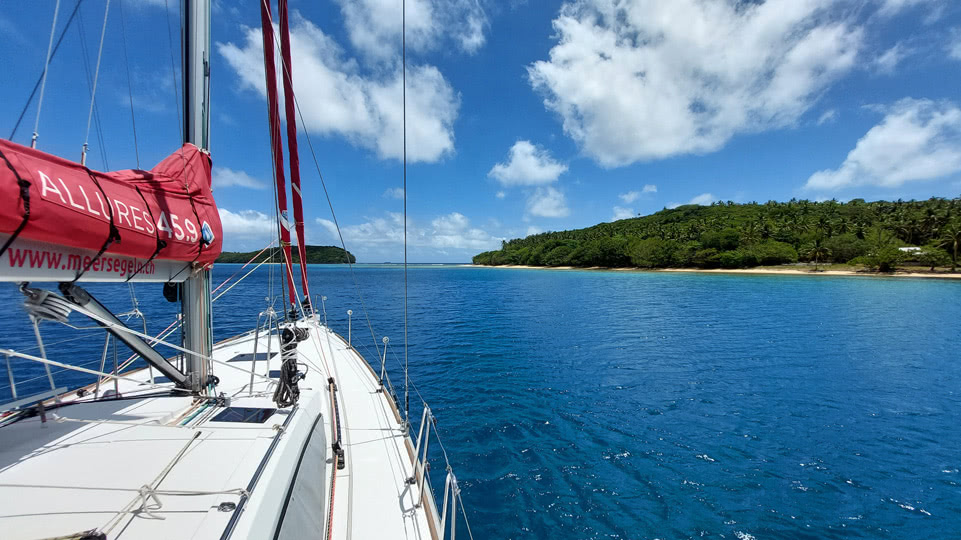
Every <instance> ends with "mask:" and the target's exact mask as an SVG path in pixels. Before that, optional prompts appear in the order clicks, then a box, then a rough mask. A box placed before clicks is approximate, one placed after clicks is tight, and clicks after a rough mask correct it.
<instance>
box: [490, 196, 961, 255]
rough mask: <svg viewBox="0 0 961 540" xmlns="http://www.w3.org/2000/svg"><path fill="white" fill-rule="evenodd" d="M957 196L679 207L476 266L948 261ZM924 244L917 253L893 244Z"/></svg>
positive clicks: (960, 225)
mask: <svg viewBox="0 0 961 540" xmlns="http://www.w3.org/2000/svg"><path fill="white" fill-rule="evenodd" d="M959 244H961V198H959V199H942V198H932V199H929V200H926V201H900V200H899V201H896V202H887V201H877V202H870V203H869V202H865V201H864V200H863V199H854V200H852V201H850V202H848V203H840V202H838V201H836V200H831V201H824V202H812V201H806V200H800V201H799V200H795V199H792V200H791V201H789V202H785V203H780V202H775V201H769V202H767V203H763V204H758V203H753V202H752V203H747V204H736V203H734V202H731V201H728V202H726V203H725V202H716V203H714V204H712V205H710V206H699V205H686V206H680V207H677V208H674V209H664V210H662V211H660V212H657V213H655V214H652V215H649V216H644V217H637V218H631V219H623V220H620V221H615V222H612V223H600V224H598V225H595V226H593V227H588V228H585V229H576V230H571V231H558V232H545V233H541V234H535V235H532V236H528V237H526V238H518V239H514V240H510V241H507V242H504V243H503V244H502V246H501V249H499V250H496V251H487V252H484V253H480V254H478V255H477V256H475V257H474V259H473V261H474V264H481V265H505V264H524V265H532V266H579V267H591V266H602V267H634V268H749V267H753V266H762V265H763V266H769V265H780V264H789V263H796V262H798V261H812V262H833V263H851V264H861V265H864V266H866V267H868V268H874V269H880V270H884V271H888V270H891V269H893V268H894V267H895V266H896V265H897V264H900V263H902V262H904V261H905V260H906V259H908V258H913V259H915V261H916V264H917V265H919V266H930V267H932V268H933V267H936V266H952V267H954V266H955V265H956V262H957V256H958V251H959V250H961V246H959ZM904 246H922V249H921V250H920V251H919V252H917V253H914V254H910V253H905V252H904V251H901V250H899V249H898V248H899V247H904Z"/></svg>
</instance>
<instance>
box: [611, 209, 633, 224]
mask: <svg viewBox="0 0 961 540" xmlns="http://www.w3.org/2000/svg"><path fill="white" fill-rule="evenodd" d="M632 217H634V209H633V208H624V207H623V206H615V207H614V215H613V216H611V221H617V220H619V219H629V218H632Z"/></svg>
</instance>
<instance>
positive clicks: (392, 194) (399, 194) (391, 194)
mask: <svg viewBox="0 0 961 540" xmlns="http://www.w3.org/2000/svg"><path fill="white" fill-rule="evenodd" d="M383 197H384V198H386V199H403V198H404V188H402V187H395V188H387V189H386V190H385V191H384V195H383Z"/></svg>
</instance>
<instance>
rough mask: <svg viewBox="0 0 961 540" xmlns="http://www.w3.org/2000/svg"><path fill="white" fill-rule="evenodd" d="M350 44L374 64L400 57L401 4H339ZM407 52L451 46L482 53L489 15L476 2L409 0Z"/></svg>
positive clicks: (358, 0)
mask: <svg viewBox="0 0 961 540" xmlns="http://www.w3.org/2000/svg"><path fill="white" fill-rule="evenodd" d="M338 2H339V3H340V10H341V13H343V15H344V22H345V25H346V28H347V35H348V36H349V38H350V42H351V44H352V45H353V46H354V48H356V49H357V50H358V51H361V52H363V53H364V54H365V55H367V56H368V57H369V58H372V59H375V60H390V59H394V60H396V59H397V58H399V57H400V54H401V50H400V47H401V25H400V21H401V17H402V13H401V3H400V2H396V1H394V0H338ZM406 25H407V48H408V50H409V51H412V52H428V51H432V50H437V49H439V48H441V47H443V46H446V45H448V44H449V43H453V44H455V45H456V46H457V47H459V48H460V49H461V50H463V51H465V52H467V53H474V52H476V51H477V50H478V49H480V48H481V47H482V46H483V45H484V42H485V41H486V37H485V35H484V30H485V29H486V27H487V26H488V22H487V15H486V13H484V10H483V8H481V6H480V4H479V3H478V2H477V0H408V1H407V13H406Z"/></svg>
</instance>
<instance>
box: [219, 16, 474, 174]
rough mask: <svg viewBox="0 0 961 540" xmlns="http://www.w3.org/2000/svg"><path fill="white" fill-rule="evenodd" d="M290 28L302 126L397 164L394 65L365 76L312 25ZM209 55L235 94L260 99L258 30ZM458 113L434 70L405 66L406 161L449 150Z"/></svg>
mask: <svg viewBox="0 0 961 540" xmlns="http://www.w3.org/2000/svg"><path fill="white" fill-rule="evenodd" d="M292 22H293V24H292V26H291V30H290V32H291V35H290V45H291V56H292V58H293V69H292V72H293V77H294V87H295V90H296V92H297V96H298V101H299V103H300V107H301V110H302V112H303V115H304V119H305V121H306V124H307V126H306V128H307V129H309V130H310V131H311V132H314V133H319V134H323V135H339V136H342V137H344V138H346V139H347V140H349V141H350V142H351V143H352V144H355V145H357V146H361V147H364V148H368V149H370V150H372V151H374V152H375V153H376V154H377V155H378V156H379V157H380V158H392V159H400V158H401V157H402V156H403V136H402V127H403V125H402V122H403V118H402V115H401V107H400V103H401V98H402V76H401V70H400V67H399V65H395V66H391V67H388V68H384V69H382V70H378V71H377V73H376V74H365V73H363V72H362V71H361V69H360V67H359V66H358V64H357V62H356V61H354V60H351V59H348V58H346V57H345V55H344V52H343V50H342V49H341V47H340V46H339V45H338V44H337V42H336V41H334V40H333V39H332V38H331V37H330V36H328V35H327V34H325V33H324V32H323V31H321V30H320V29H319V28H317V27H316V26H315V25H314V24H313V23H311V22H310V21H308V20H306V19H304V18H302V17H300V16H299V15H297V14H296V13H295V14H294V16H293V17H292ZM217 50H218V51H219V52H220V54H221V55H222V56H223V57H224V58H225V59H226V60H227V63H228V64H229V65H230V66H231V68H233V70H234V71H235V72H236V73H237V75H238V76H239V77H240V86H241V88H247V89H251V90H254V91H256V92H257V93H259V94H260V95H261V97H263V98H264V99H266V95H267V94H266V86H265V84H264V67H263V63H264V61H263V42H262V38H261V34H260V30H259V29H254V28H246V29H245V30H244V39H243V41H242V42H240V43H239V44H235V43H232V42H228V43H218V44H217ZM278 79H280V77H279V76H278ZM459 107H460V98H459V96H457V94H456V93H455V92H454V90H453V89H452V88H451V86H450V84H449V83H448V82H447V80H446V79H445V78H444V76H443V75H442V74H441V72H440V71H439V70H438V69H437V68H436V67H434V66H429V65H420V66H419V65H410V66H408V68H407V126H408V129H407V159H408V160H410V161H415V162H416V161H425V162H434V161H437V160H439V159H441V158H442V157H444V156H445V155H448V154H450V153H452V152H453V151H454V120H455V119H456V118H457V110H458V108H459ZM298 120H299V118H298ZM299 127H300V128H301V129H303V128H304V127H305V126H303V125H301V126H299Z"/></svg>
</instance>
